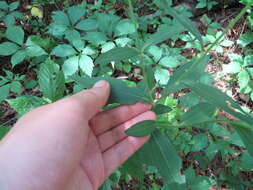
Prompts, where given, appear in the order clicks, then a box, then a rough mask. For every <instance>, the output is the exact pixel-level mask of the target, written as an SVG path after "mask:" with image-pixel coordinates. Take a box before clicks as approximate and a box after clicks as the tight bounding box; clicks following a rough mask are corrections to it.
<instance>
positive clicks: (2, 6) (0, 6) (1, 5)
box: [0, 1, 9, 11]
mask: <svg viewBox="0 0 253 190" xmlns="http://www.w3.org/2000/svg"><path fill="white" fill-rule="evenodd" d="M8 8H9V5H8V4H7V3H6V2H5V1H0V9H2V10H5V11H7V10H8Z"/></svg>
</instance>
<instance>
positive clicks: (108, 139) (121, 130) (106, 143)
mask: <svg viewBox="0 0 253 190" xmlns="http://www.w3.org/2000/svg"><path fill="white" fill-rule="evenodd" d="M154 119H155V114H154V113H153V112H151V111H147V112H144V113H142V114H140V115H138V116H136V117H134V118H132V119H130V120H128V121H127V122H125V123H123V124H121V125H119V126H118V127H115V128H113V129H112V130H110V131H107V132H105V133H103V134H101V135H100V136H98V142H99V145H100V150H101V151H102V152H104V151H106V150H107V149H109V148H110V147H111V146H113V145H115V144H117V143H118V142H120V141H122V140H123V139H124V138H126V137H127V135H126V134H125V130H127V129H128V128H130V127H131V126H133V125H134V124H136V123H138V122H141V121H144V120H154Z"/></svg>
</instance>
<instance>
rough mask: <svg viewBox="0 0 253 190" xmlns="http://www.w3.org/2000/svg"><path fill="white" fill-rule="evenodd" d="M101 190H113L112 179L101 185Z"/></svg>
mask: <svg viewBox="0 0 253 190" xmlns="http://www.w3.org/2000/svg"><path fill="white" fill-rule="evenodd" d="M99 190H112V188H111V183H110V180H109V179H107V180H105V182H104V183H103V184H102V185H101V187H100V188H99Z"/></svg>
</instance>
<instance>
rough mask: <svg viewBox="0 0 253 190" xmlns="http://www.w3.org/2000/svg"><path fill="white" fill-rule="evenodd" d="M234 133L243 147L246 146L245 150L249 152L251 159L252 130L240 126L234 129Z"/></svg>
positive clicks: (252, 147) (252, 153)
mask: <svg viewBox="0 0 253 190" xmlns="http://www.w3.org/2000/svg"><path fill="white" fill-rule="evenodd" d="M234 129H235V131H236V132H237V133H238V134H239V136H240V137H241V139H242V141H243V143H244V145H245V146H246V148H247V150H248V151H249V153H250V155H251V156H252V157H253V138H252V137H253V129H252V127H251V129H250V128H244V127H240V126H235V127H234Z"/></svg>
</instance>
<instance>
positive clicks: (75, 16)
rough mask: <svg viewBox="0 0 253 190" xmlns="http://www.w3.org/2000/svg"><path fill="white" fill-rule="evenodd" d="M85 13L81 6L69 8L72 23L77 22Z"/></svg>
mask: <svg viewBox="0 0 253 190" xmlns="http://www.w3.org/2000/svg"><path fill="white" fill-rule="evenodd" d="M84 14H85V9H84V8H83V7H81V6H72V7H69V8H68V15H69V18H70V21H71V23H72V25H74V24H76V22H77V21H78V20H79V19H80V18H81V17H82V16H84Z"/></svg>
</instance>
